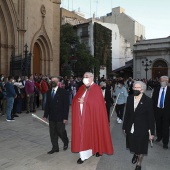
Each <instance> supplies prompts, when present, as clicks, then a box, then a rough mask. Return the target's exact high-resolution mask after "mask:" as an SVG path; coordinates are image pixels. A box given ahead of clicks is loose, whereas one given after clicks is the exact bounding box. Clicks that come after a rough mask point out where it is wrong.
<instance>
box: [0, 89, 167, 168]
mask: <svg viewBox="0 0 170 170" xmlns="http://www.w3.org/2000/svg"><path fill="white" fill-rule="evenodd" d="M148 95H150V91H149V92H148ZM70 112H71V109H70ZM35 114H36V115H38V116H39V117H42V116H43V111H42V110H37V112H36V113H35ZM121 127H122V124H117V122H116V116H115V114H114V116H113V117H112V118H111V125H110V129H111V135H112V141H113V145H114V150H115V151H114V155H112V156H108V155H103V156H102V157H99V158H96V157H95V156H93V157H91V158H90V159H88V160H87V161H85V162H84V163H83V164H82V165H78V164H77V163H76V161H77V159H78V158H79V154H76V153H71V151H70V143H71V141H70V143H69V148H68V150H66V151H63V149H62V148H63V143H62V142H61V140H59V146H60V152H59V153H54V154H52V155H48V154H47V152H48V151H49V150H51V142H50V137H49V129H48V126H47V125H45V124H43V123H41V122H40V121H38V120H35V118H32V116H31V114H25V113H22V114H20V115H19V117H18V118H16V121H15V122H6V117H4V116H2V117H0V170H133V169H135V165H133V164H131V159H132V156H133V155H132V154H130V153H129V151H128V150H126V147H125V136H124V134H123V133H122V130H121ZM66 129H67V132H68V137H69V139H71V120H70V118H69V122H68V125H67V126H66ZM169 160H170V149H168V150H164V149H163V148H162V143H158V144H156V143H154V146H153V148H149V154H148V156H146V157H144V160H143V166H142V170H169V169H170V161H169Z"/></svg>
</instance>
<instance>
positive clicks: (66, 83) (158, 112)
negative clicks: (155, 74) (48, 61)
mask: <svg viewBox="0 0 170 170" xmlns="http://www.w3.org/2000/svg"><path fill="white" fill-rule="evenodd" d="M147 89H150V90H152V96H151V97H150V96H149V97H148V96H146V95H145V91H146V90H147ZM169 101H170V87H169V78H168V77H167V76H161V77H160V79H158V80H151V79H150V80H148V81H146V80H145V79H142V80H138V79H136V80H134V79H132V78H131V77H129V78H128V79H123V78H122V77H119V78H113V79H105V78H104V76H103V77H101V78H98V77H97V78H94V75H93V74H92V73H90V72H86V73H85V74H84V76H83V77H75V76H71V77H70V78H68V77H67V76H65V77H60V76H58V77H49V76H45V75H39V76H38V75H36V74H35V75H32V74H31V75H29V76H28V77H27V76H23V77H20V76H15V77H13V76H9V77H4V75H3V74H1V76H0V109H1V115H2V116H3V115H6V121H8V122H10V121H15V119H14V117H19V115H18V114H21V113H23V112H25V113H26V114H29V113H30V112H36V109H37V108H39V109H42V110H44V120H45V121H46V120H47V119H49V128H50V138H51V143H52V149H51V150H50V151H49V152H48V154H53V153H55V152H59V146H58V138H59V137H60V138H61V139H62V141H63V143H64V146H63V150H67V148H68V144H69V139H68V137H67V132H66V130H65V124H66V123H67V120H68V113H69V105H72V143H71V150H72V152H79V153H80V158H79V159H78V161H77V163H78V164H82V163H83V162H84V161H85V160H86V159H88V158H90V157H91V156H92V155H94V154H96V157H98V156H101V155H102V154H103V153H107V154H113V146H112V142H111V135H110V130H109V125H110V107H111V106H114V108H115V111H116V114H117V123H119V124H121V123H123V126H122V130H123V131H124V133H125V134H126V147H127V148H128V149H129V150H130V152H132V153H134V155H133V158H132V163H133V164H135V163H136V168H135V170H140V169H141V163H142V159H143V156H144V155H145V154H147V153H148V140H151V141H152V140H153V139H154V136H155V125H156V136H157V139H156V142H160V141H162V143H163V148H164V149H168V143H169V126H170V112H169V110H170V105H169ZM124 112H125V115H124ZM99 132H100V133H99Z"/></svg>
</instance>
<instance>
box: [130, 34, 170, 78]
mask: <svg viewBox="0 0 170 170" xmlns="http://www.w3.org/2000/svg"><path fill="white" fill-rule="evenodd" d="M169 47H170V37H167V38H159V39H150V40H142V41H138V42H137V43H136V44H135V45H134V50H133V52H134V56H133V77H134V78H138V79H143V78H147V79H150V78H152V79H158V78H160V77H161V76H162V75H166V76H168V77H170V48H169Z"/></svg>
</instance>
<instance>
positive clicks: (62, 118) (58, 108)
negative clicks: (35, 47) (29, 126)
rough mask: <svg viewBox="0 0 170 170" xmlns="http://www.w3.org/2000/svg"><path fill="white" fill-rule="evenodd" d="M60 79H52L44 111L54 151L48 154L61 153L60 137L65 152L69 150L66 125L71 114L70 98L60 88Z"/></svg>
mask: <svg viewBox="0 0 170 170" xmlns="http://www.w3.org/2000/svg"><path fill="white" fill-rule="evenodd" d="M58 83H59V79H58V78H57V77H52V78H51V89H50V90H48V91H47V100H46V106H45V111H44V120H46V119H47V118H48V117H49V128H50V138H51V143H52V150H51V151H49V152H48V154H53V153H54V152H59V146H58V137H60V138H61V140H62V141H63V143H64V146H63V150H67V148H68V143H69V140H68V137H67V132H66V130H65V124H66V123H67V120H68V113H69V96H68V92H67V91H66V90H65V89H62V88H60V87H58Z"/></svg>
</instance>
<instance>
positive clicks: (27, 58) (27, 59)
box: [24, 44, 32, 76]
mask: <svg viewBox="0 0 170 170" xmlns="http://www.w3.org/2000/svg"><path fill="white" fill-rule="evenodd" d="M24 48H25V50H24V53H25V59H24V67H25V75H26V76H28V75H29V74H31V55H32V54H31V52H29V51H28V50H27V48H28V45H27V44H25V46H24ZM28 52H29V53H28Z"/></svg>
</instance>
